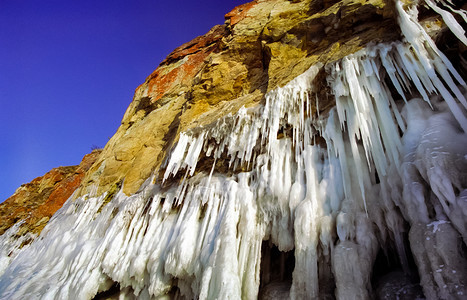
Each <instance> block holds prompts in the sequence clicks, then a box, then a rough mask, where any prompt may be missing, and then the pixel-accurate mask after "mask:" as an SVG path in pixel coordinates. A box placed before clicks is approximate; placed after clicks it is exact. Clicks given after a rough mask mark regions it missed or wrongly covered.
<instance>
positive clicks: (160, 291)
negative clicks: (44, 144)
mask: <svg viewBox="0 0 467 300" xmlns="http://www.w3.org/2000/svg"><path fill="white" fill-rule="evenodd" d="M426 3H427V5H428V6H429V7H431V8H432V9H433V10H435V11H436V12H437V13H439V14H440V15H441V16H442V17H443V19H444V21H445V23H446V24H447V26H448V27H449V29H450V30H452V32H453V33H454V34H455V35H456V36H457V38H459V40H461V41H462V42H464V43H466V38H465V33H464V31H463V30H462V26H460V25H459V24H458V23H457V22H456V20H455V19H454V18H453V17H452V15H451V13H458V14H460V15H461V16H462V17H463V18H464V19H465V17H466V13H465V11H463V10H457V11H456V10H452V11H451V12H449V11H447V10H444V9H442V8H441V7H448V8H449V7H450V6H449V4H446V3H445V2H444V1H430V0H426ZM441 4H443V5H441ZM396 6H397V9H398V13H399V22H400V26H401V31H402V34H403V36H404V39H403V40H402V41H400V42H393V43H390V44H378V45H368V47H367V48H366V49H364V50H362V51H359V52H358V53H355V54H352V55H349V56H347V57H345V58H344V59H342V60H341V61H339V62H336V63H333V64H330V65H326V66H322V65H315V66H312V67H311V68H310V69H309V70H308V71H307V72H305V73H304V74H302V75H300V76H299V77H297V78H296V79H294V80H293V81H291V82H290V83H289V84H287V85H286V86H284V87H282V88H279V89H277V90H274V91H272V92H270V93H268V94H267V97H266V99H265V104H264V105H262V106H260V107H257V108H255V109H249V110H247V109H244V108H243V109H241V110H240V111H239V112H238V113H237V114H235V115H229V116H227V117H225V118H223V119H221V120H219V121H218V122H217V123H216V124H213V125H212V126H209V127H204V128H197V129H195V130H192V131H190V132H185V133H182V134H181V135H180V138H179V140H178V143H177V145H176V146H175V147H174V148H173V149H172V151H171V155H170V156H169V158H168V159H167V161H166V163H165V165H164V166H163V168H162V170H160V172H165V173H164V176H163V178H164V182H163V183H157V184H154V183H153V182H154V180H153V179H154V178H150V179H148V180H147V181H146V183H145V184H144V185H143V186H142V187H141V189H140V191H139V192H138V193H136V194H134V195H131V196H126V195H125V194H123V193H122V192H119V193H117V194H116V195H115V196H114V197H113V199H112V200H111V201H110V202H109V203H108V204H106V205H105V206H104V205H103V202H104V198H105V195H102V196H100V197H94V196H93V195H88V196H85V197H81V198H78V199H76V200H71V199H70V200H69V201H67V203H65V205H64V206H63V207H62V208H61V209H60V210H59V211H58V212H57V213H56V214H55V215H54V217H53V218H52V219H51V220H50V222H49V223H48V225H47V226H46V228H45V229H44V230H43V232H42V233H41V235H40V236H39V237H37V238H35V237H34V236H29V237H28V238H31V239H34V238H35V240H34V242H32V243H31V244H28V245H26V246H24V247H22V248H21V249H20V248H19V245H21V243H22V241H19V242H16V243H19V244H15V245H11V244H8V243H7V242H5V241H8V240H9V239H11V237H12V236H13V235H14V234H15V232H14V231H15V230H17V228H15V227H13V228H11V229H10V230H9V231H7V232H6V233H5V234H4V235H3V236H1V237H0V240H2V246H1V247H2V248H0V250H1V251H0V255H1V257H0V274H1V275H0V298H1V299H39V298H40V299H92V298H93V297H94V296H96V294H98V293H99V292H102V291H106V290H108V289H109V288H110V287H111V286H112V285H114V284H116V283H118V286H117V287H116V289H120V292H119V293H120V299H132V298H136V297H137V298H138V299H166V298H167V299H169V298H182V299H183V298H186V299H195V298H197V299H256V298H257V297H258V293H259V291H260V285H261V289H262V290H263V291H262V293H263V294H262V295H263V296H264V295H265V294H264V293H266V291H267V290H268V284H269V285H270V286H272V287H274V284H275V283H276V284H277V286H280V283H279V281H280V280H276V281H277V282H275V279H278V278H279V277H280V278H279V279H281V278H282V279H284V278H283V277H284V276H285V275H283V274H282V273H284V272H286V271H285V267H284V265H283V264H282V265H280V266H279V267H278V268H277V269H276V271H277V270H279V271H278V272H279V273H280V274H279V275H274V274H272V273H271V272H274V271H273V270H271V268H274V267H275V266H274V265H271V264H269V260H270V259H271V258H270V256H271V255H274V253H272V252H271V251H272V250H271V251H269V252H267V251H265V250H264V249H263V250H262V247H265V246H263V245H266V246H267V247H270V248H273V247H277V249H276V250H275V251H276V252H275V253H276V254H277V253H282V254H280V255H282V258H284V257H285V255H284V253H286V252H288V251H293V255H292V256H293V261H294V262H295V264H294V266H292V270H293V272H292V271H290V272H291V277H290V278H289V279H290V282H289V283H287V282H286V283H285V288H283V291H282V293H283V294H280V293H281V292H280V291H279V290H277V291H276V295H277V297H278V298H280V297H283V295H286V296H289V297H290V298H291V299H324V298H325V296H326V294H327V293H329V291H331V293H335V297H336V298H337V299H370V298H373V297H374V295H373V289H372V282H371V276H372V272H374V265H375V261H376V260H377V259H378V258H377V256H378V253H379V252H380V249H394V253H396V254H397V261H398V264H399V265H400V267H401V268H402V269H403V270H404V271H405V272H406V273H411V272H414V271H413V269H414V268H413V267H411V266H414V265H415V266H416V267H415V272H417V273H418V275H417V276H419V282H420V285H421V287H422V288H423V293H424V295H425V297H426V298H427V299H456V297H457V299H465V298H464V297H466V295H467V286H466V285H467V260H466V257H465V253H466V251H465V245H466V244H467V223H466V220H467V219H466V218H467V158H466V157H467V135H466V132H467V114H466V110H467V101H466V91H467V89H466V88H467V87H466V84H465V82H464V80H463V79H462V78H461V76H460V75H459V74H458V73H457V72H456V70H455V69H454V68H453V66H452V65H451V63H450V62H449V60H448V59H447V58H446V56H444V54H442V53H441V51H440V50H438V49H437V47H436V45H435V44H434V43H433V42H432V41H431V39H430V37H429V36H428V34H427V33H425V31H424V29H423V27H422V26H421V25H420V24H419V22H418V21H417V10H416V7H415V6H412V7H408V8H407V7H403V4H402V2H397V3H396ZM322 68H325V72H326V74H327V78H326V80H327V83H328V86H329V87H330V90H331V91H332V94H333V95H334V97H335V99H336V106H335V107H334V108H333V109H331V111H329V113H327V114H326V115H321V116H316V115H313V113H312V111H313V107H314V106H315V103H316V101H317V100H316V99H315V98H314V97H315V95H316V93H315V92H316V91H315V90H314V89H315V85H314V81H315V77H316V75H317V74H318V72H319V71H320V70H321V69H322ZM200 160H209V161H211V162H212V169H211V170H210V172H209V170H208V172H204V171H203V172H201V171H198V170H197V168H196V167H197V163H198V162H199V161H200ZM220 160H222V161H226V162H227V163H228V167H229V170H230V171H229V172H227V173H225V172H224V173H220V172H219V171H218V170H217V168H218V166H217V164H216V162H217V161H220ZM154 176H156V174H155V175H154ZM175 177H176V178H179V179H176V182H177V184H171V183H173V182H174V178H175ZM264 241H266V242H264ZM273 245H274V246H273ZM407 249H410V251H411V253H412V254H410V253H409V251H407ZM271 253H272V254H271ZM412 255H413V257H412ZM289 256H290V255H289ZM268 259H269V260H268ZM284 259H285V258H284ZM441 265H442V267H441ZM283 281H287V280H283ZM282 284H283V283H282ZM283 285H284V284H283ZM329 286H331V287H330V288H329ZM289 289H290V290H289ZM284 293H285V294H284ZM281 295H282V296H281ZM260 296H261V295H260ZM264 297H266V296H264ZM271 297H272V296H271ZM281 299H283V298H281Z"/></svg>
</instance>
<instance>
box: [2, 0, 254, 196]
mask: <svg viewBox="0 0 467 300" xmlns="http://www.w3.org/2000/svg"><path fill="white" fill-rule="evenodd" d="M246 2H248V1H246V0H243V1H241V0H222V1H219V0H197V1H177V0H163V1H161V0H152V1H150V0H133V1H130V0H125V1H123V0H80V1H75V0H0V108H1V109H0V120H1V127H0V202H1V201H3V200H5V199H6V198H8V197H9V196H10V195H12V194H13V193H14V191H15V189H16V188H18V187H19V186H20V185H21V184H22V183H27V182H29V181H31V180H32V179H34V178H35V177H38V176H42V175H43V174H45V173H46V172H47V171H49V170H50V169H52V168H54V167H58V166H67V165H75V164H79V162H80V161H81V158H82V157H83V156H84V155H85V154H86V153H89V152H90V151H91V147H93V145H96V146H99V147H103V146H104V145H105V144H106V142H107V140H108V139H109V138H110V137H111V136H112V135H113V134H114V133H115V131H116V130H117V128H118V126H119V124H120V121H121V119H122V117H123V114H124V112H125V110H126V108H127V107H128V105H129V104H130V102H131V100H132V97H133V93H134V90H135V88H136V87H137V86H138V85H139V84H141V83H143V82H144V80H145V78H146V77H147V76H148V75H149V74H150V73H151V72H152V71H153V70H154V69H155V68H156V67H157V65H158V64H159V63H160V62H161V61H162V60H163V59H164V58H165V56H167V55H168V54H169V53H170V52H171V51H172V50H173V49H175V48H176V47H178V46H180V45H181V44H183V43H185V42H188V41H189V40H191V39H193V38H194V37H196V36H198V35H202V34H204V33H206V32H207V31H208V30H209V29H210V28H211V27H212V26H214V25H216V24H221V23H223V22H224V17H223V16H224V14H226V13H227V12H229V11H230V10H231V9H232V8H234V7H235V6H237V5H240V4H242V3H246Z"/></svg>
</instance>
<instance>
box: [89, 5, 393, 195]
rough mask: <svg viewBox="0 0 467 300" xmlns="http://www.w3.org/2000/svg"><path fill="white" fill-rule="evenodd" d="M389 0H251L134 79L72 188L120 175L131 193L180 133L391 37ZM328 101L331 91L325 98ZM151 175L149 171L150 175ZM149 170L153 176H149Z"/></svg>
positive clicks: (103, 183) (117, 179)
mask: <svg viewBox="0 0 467 300" xmlns="http://www.w3.org/2000/svg"><path fill="white" fill-rule="evenodd" d="M393 12H394V9H393V4H392V2H389V1H387V2H386V1H381V0H359V1H351V0H344V1H340V2H336V1H335V0H331V1H312V0H304V1H286V0H257V1H253V2H250V3H246V4H243V5H240V6H238V7H236V8H234V9H233V10H232V11H231V12H229V13H227V14H226V15H225V18H226V22H225V24H224V25H218V26H215V27H214V28H213V29H211V30H210V31H209V32H208V33H207V34H205V35H204V36H200V37H197V38H195V39H194V40H192V41H191V42H188V43H186V44H184V45H182V46H180V47H179V48H177V49H175V50H174V51H173V52H172V53H171V54H169V56H167V58H166V59H165V60H164V61H163V62H162V63H161V64H160V65H159V67H158V68H157V69H156V70H155V71H154V72H153V73H152V74H151V75H150V76H149V77H148V78H147V79H146V81H145V82H144V83H143V84H142V85H140V86H139V87H138V88H137V90H136V92H135V96H134V99H133V102H132V103H131V104H130V106H129V108H128V109H127V111H126V113H125V116H124V117H123V120H122V125H121V126H120V128H119V129H118V130H117V132H116V134H115V135H114V136H113V137H112V139H110V141H109V143H108V144H107V145H106V147H105V149H104V151H103V153H102V156H101V157H100V158H99V159H98V161H97V163H96V164H95V165H94V166H93V167H92V168H91V170H90V171H89V172H88V173H87V174H86V179H85V180H84V184H83V186H82V188H81V189H80V195H84V194H86V193H90V192H91V191H92V189H91V188H90V187H91V185H93V184H98V186H99V188H98V194H101V193H102V192H104V191H106V190H107V189H109V188H110V187H111V186H114V185H115V184H120V183H122V182H123V191H124V192H125V193H127V194H131V193H134V192H136V191H137V190H138V188H139V187H140V186H141V184H142V183H143V182H144V181H145V180H146V179H147V178H149V177H150V176H151V174H153V172H154V171H156V170H158V169H159V167H160V165H161V163H162V161H163V160H164V158H165V157H166V156H167V154H168V153H167V151H168V150H170V148H171V146H172V145H173V144H174V143H176V141H177V140H178V136H179V134H180V132H183V131H186V130H190V129H191V128H194V127H197V126H206V125H209V124H211V123H213V122H214V121H216V120H217V119H218V118H221V117H223V116H225V115H227V114H228V113H235V112H236V111H237V110H238V109H239V108H240V107H241V106H243V105H244V106H246V107H250V106H255V105H257V104H258V103H259V102H260V101H261V100H262V99H263V98H264V95H265V93H266V92H268V91H270V90H272V89H275V88H276V87H278V86H283V85H285V84H286V83H287V82H289V81H290V80H292V79H293V78H295V77H296V76H298V75H299V74H301V73H303V72H304V71H305V70H307V69H308V68H309V67H310V66H311V65H312V64H314V63H316V62H317V61H321V62H322V63H327V62H332V61H335V60H338V59H340V58H342V57H343V56H345V55H348V54H350V53H353V52H356V51H358V50H360V49H362V48H363V47H364V46H366V44H367V43H369V42H371V41H373V42H374V41H376V42H382V41H391V40H395V39H398V38H399V36H400V33H399V29H398V28H399V27H398V26H397V21H396V20H395V17H394V14H393ZM324 99H328V100H327V101H328V102H330V103H320V105H319V107H321V108H326V107H330V106H332V103H331V102H332V101H334V100H333V98H332V97H325V98H324ZM156 175H157V174H156ZM156 177H157V176H156Z"/></svg>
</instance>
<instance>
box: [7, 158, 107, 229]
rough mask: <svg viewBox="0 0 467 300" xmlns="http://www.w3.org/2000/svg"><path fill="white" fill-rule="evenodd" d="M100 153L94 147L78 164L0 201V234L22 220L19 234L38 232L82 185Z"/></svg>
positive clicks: (50, 175) (54, 173)
mask: <svg viewBox="0 0 467 300" xmlns="http://www.w3.org/2000/svg"><path fill="white" fill-rule="evenodd" d="M100 153H101V151H100V150H94V151H92V152H91V153H89V154H87V155H85V156H84V157H83V160H82V161H81V163H80V164H79V165H77V166H68V167H58V168H54V169H52V170H50V171H49V172H47V173H46V174H45V175H44V176H41V177H37V178H35V179H34V180H33V181H31V182H30V183H26V184H23V185H21V187H19V188H18V189H17V190H16V192H15V193H14V194H13V195H12V196H11V197H9V198H8V199H6V200H5V201H4V202H2V203H0V235H1V234H3V233H5V231H6V230H7V229H9V228H10V227H11V226H13V225H14V224H15V223H17V222H23V223H22V225H21V227H20V229H19V231H18V233H17V235H18V236H22V235H24V234H25V233H32V234H34V235H38V234H39V233H40V232H41V231H42V229H43V228H44V226H45V225H46V224H47V222H48V221H49V219H50V218H51V217H52V215H53V214H54V213H55V212H56V211H57V210H58V209H60V208H61V207H62V205H63V203H65V201H66V200H67V199H68V198H69V197H70V196H71V195H72V194H73V193H74V191H75V190H76V189H77V188H78V186H79V185H80V184H81V180H82V179H83V178H84V174H85V173H86V171H88V170H89V168H90V167H91V165H92V164H93V163H94V162H95V161H96V159H97V157H98V156H99V154H100Z"/></svg>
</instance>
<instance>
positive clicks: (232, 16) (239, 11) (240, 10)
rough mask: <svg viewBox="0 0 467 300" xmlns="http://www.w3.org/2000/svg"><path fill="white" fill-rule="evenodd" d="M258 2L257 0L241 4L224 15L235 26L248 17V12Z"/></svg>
mask: <svg viewBox="0 0 467 300" xmlns="http://www.w3.org/2000/svg"><path fill="white" fill-rule="evenodd" d="M256 4H257V1H252V2H249V3H245V4H242V5H239V6H237V7H235V8H234V9H232V10H231V11H230V12H229V13H227V14H226V15H225V16H224V17H225V19H226V20H228V21H230V26H234V25H235V24H237V23H238V22H240V21H241V20H243V19H245V18H246V15H247V12H248V11H249V10H250V9H251V8H252V7H253V6H255V5H256Z"/></svg>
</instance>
